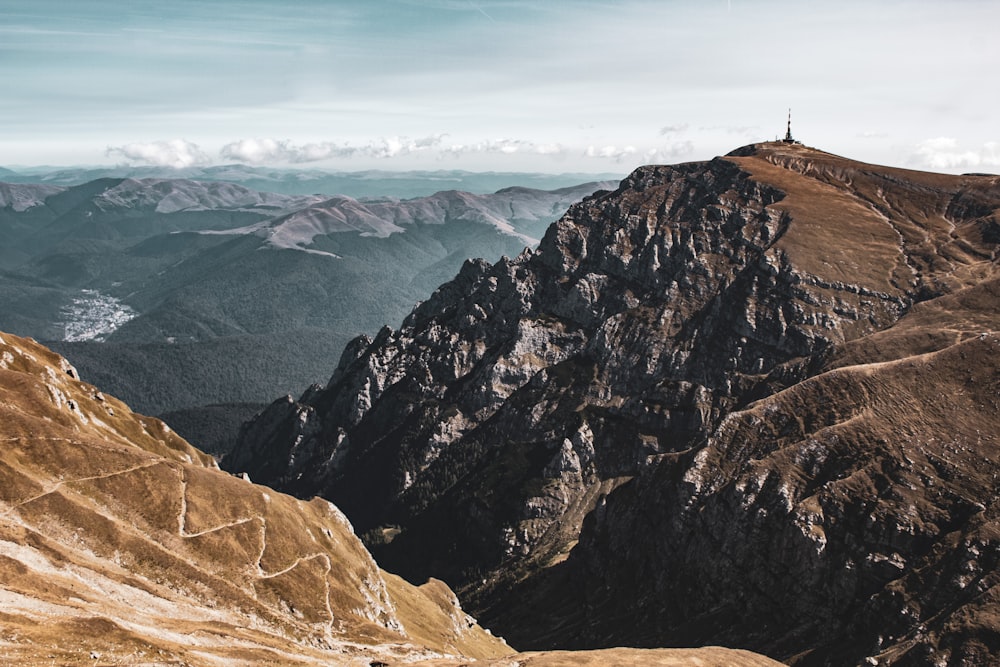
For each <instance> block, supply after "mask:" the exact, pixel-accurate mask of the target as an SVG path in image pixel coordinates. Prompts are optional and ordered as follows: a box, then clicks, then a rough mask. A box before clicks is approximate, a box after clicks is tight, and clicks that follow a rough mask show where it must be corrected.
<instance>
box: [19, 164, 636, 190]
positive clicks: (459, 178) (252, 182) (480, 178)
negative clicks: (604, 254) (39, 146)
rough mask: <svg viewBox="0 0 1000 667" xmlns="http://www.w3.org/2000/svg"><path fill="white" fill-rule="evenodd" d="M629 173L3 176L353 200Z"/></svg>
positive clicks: (45, 170)
mask: <svg viewBox="0 0 1000 667" xmlns="http://www.w3.org/2000/svg"><path fill="white" fill-rule="evenodd" d="M623 176H624V174H617V173H601V174H582V173H566V174H538V173H521V172H470V171H462V170H458V169H451V170H440V171H400V172H395V171H381V170H367V171H354V172H331V171H325V170H321V169H274V168H269V167H251V166H247V165H242V164H232V165H222V166H214V167H190V168H186V169H173V168H170V167H131V166H127V165H124V166H114V167H35V168H31V169H26V168H22V169H19V170H18V171H11V170H5V171H3V172H0V179H2V180H4V181H6V182H8V183H44V184H50V185H61V186H71V185H82V184H84V183H87V182H90V181H94V180H97V179H100V178H159V179H191V180H198V181H224V182H230V183H238V184H241V185H244V186H246V187H248V188H252V189H255V190H261V191H264V192H277V193H283V194H293V195H309V194H316V193H325V194H343V195H348V196H350V197H382V196H391V197H424V196H428V195H432V194H434V193H436V192H439V191H441V190H450V189H454V190H462V191H465V192H473V193H478V194H487V193H491V192H496V191H497V190H500V189H503V188H506V187H510V186H524V187H529V188H535V189H538V190H556V189H559V188H564V187H571V186H574V185H578V184H580V183H585V182H588V181H607V180H614V181H618V180H620V179H621V178H622V177H623Z"/></svg>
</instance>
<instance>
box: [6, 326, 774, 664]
mask: <svg viewBox="0 0 1000 667" xmlns="http://www.w3.org/2000/svg"><path fill="white" fill-rule="evenodd" d="M67 370H68V365H67V364H66V363H65V362H64V361H63V360H62V359H60V358H59V357H58V356H56V355H54V354H52V353H51V352H49V351H48V350H46V349H45V348H43V347H41V346H39V345H38V344H37V343H34V342H33V341H30V340H25V339H20V338H17V337H14V336H10V335H8V334H2V335H0V664H17V665H49V664H59V665H83V664H86V665H116V664H119V665H181V664H189V665H213V664H225V665H258V664H271V665H321V664H322V665H357V666H358V667H361V666H364V667H368V666H369V665H370V664H372V663H373V662H374V663H377V662H381V663H384V664H387V665H397V664H410V663H413V662H414V661H420V660H424V661H425V662H423V663H421V664H441V665H461V664H465V665H471V664H481V665H491V666H496V667H500V666H511V667H512V666H513V665H522V666H524V667H527V666H529V665H537V666H538V667H545V666H546V665H553V666H555V665H571V664H572V665H577V664H582V665H588V664H593V665H598V664H601V665H607V664H623V665H631V664H635V665H639V664H643V665H664V666H667V665H670V666H673V665H677V666H681V665H685V666H686V665H692V666H693V665H705V666H708V665H723V664H726V665H746V666H748V667H754V666H756V665H772V664H777V663H773V662H771V661H768V660H766V659H764V658H761V657H759V656H754V655H752V654H747V653H742V652H725V651H722V650H721V649H705V650H703V651H693V652H692V651H689V652H683V651H682V652H673V651H649V652H646V651H635V650H615V651H610V652H607V651H601V652H593V653H586V654H579V655H577V654H570V653H552V654H523V655H517V654H514V652H513V651H512V650H511V649H510V648H509V647H508V646H507V645H506V644H505V643H503V641H502V640H499V639H497V638H495V637H493V636H492V635H490V634H489V633H488V632H486V631H484V630H483V629H482V628H480V627H479V626H478V625H476V623H475V621H474V620H473V619H471V618H470V617H468V616H467V615H466V614H465V613H464V612H463V611H462V610H461V608H460V607H459V606H458V601H457V599H456V598H455V595H454V593H452V592H451V590H450V589H448V587H447V586H446V585H445V584H443V583H442V582H440V581H435V580H432V581H430V582H428V583H427V584H425V585H423V586H420V587H415V586H412V585H410V584H408V583H406V582H405V581H403V580H402V579H401V578H399V577H396V576H394V575H390V574H386V573H383V572H381V571H380V570H379V569H378V567H377V566H376V564H375V562H374V561H373V560H372V558H371V556H370V555H369V554H368V552H367V551H366V550H365V549H364V547H363V546H362V544H361V542H360V541H359V540H358V539H357V538H356V537H355V535H354V533H353V531H352V530H351V528H350V524H349V523H348V522H347V520H346V519H345V518H344V516H343V515H342V514H341V513H340V511H339V510H337V509H336V508H335V507H333V506H332V505H331V504H329V503H328V502H326V501H323V500H319V499H314V500H312V501H309V502H304V501H300V500H296V499H294V498H291V497H289V496H285V495H283V494H280V493H277V492H275V491H272V490H270V489H267V488H265V487H261V486H257V485H254V484H251V483H249V482H247V481H244V480H242V479H239V478H235V477H231V476H229V475H227V474H225V473H222V472H221V471H219V470H218V469H217V468H216V466H215V463H214V461H213V460H212V459H211V458H210V457H208V456H207V455H205V454H203V453H201V452H199V451H197V450H196V449H194V448H193V447H191V446H190V445H188V444H187V443H186V442H184V441H183V440H182V439H181V438H179V437H178V436H176V435H175V434H173V433H172V432H171V431H170V430H169V429H168V428H167V427H166V426H165V425H164V424H162V423H161V422H159V421H158V420H155V419H150V418H147V417H142V416H140V415H135V414H133V413H132V412H131V411H130V410H129V409H128V407H127V406H125V405H124V404H122V403H121V402H119V401H117V400H115V399H113V398H111V397H106V396H103V395H101V394H100V393H99V392H98V391H97V390H96V389H95V388H94V387H92V386H90V385H88V384H86V383H84V382H80V381H79V380H77V379H75V377H72V376H71V375H70V374H69V373H67ZM426 661H431V662H426Z"/></svg>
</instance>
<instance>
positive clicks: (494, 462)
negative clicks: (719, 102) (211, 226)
mask: <svg viewBox="0 0 1000 667" xmlns="http://www.w3.org/2000/svg"><path fill="white" fill-rule="evenodd" d="M998 207H1000V178H998V177H990V176H962V177H956V176H943V175H936V174H928V173H921V172H911V171H904V170H897V169H890V168H884V167H876V166H872V165H866V164H862V163H858V162H853V161H850V160H847V159H844V158H840V157H837V156H833V155H830V154H827V153H823V152H821V151H817V150H814V149H811V148H807V147H804V146H799V145H790V144H784V143H772V144H760V145H755V146H749V147H746V148H744V149H740V150H738V151H735V152H734V153H733V154H730V155H729V156H726V157H723V158H716V159H715V160H712V161H709V162H699V163H688V164H681V165H675V166H669V167H644V168H641V169H638V170H637V171H636V172H634V173H633V174H632V175H631V176H630V177H629V178H627V179H626V180H625V181H623V182H622V184H621V186H620V187H619V188H618V189H617V190H616V191H614V192H601V193H597V194H595V195H594V196H592V197H589V198H588V199H586V200H584V201H583V202H582V203H580V204H578V205H575V206H573V207H572V208H571V209H570V210H569V211H568V212H567V214H566V215H565V216H564V217H563V218H562V219H560V220H559V221H558V222H557V223H555V224H554V225H553V226H552V227H550V228H549V230H548V232H547V233H546V235H545V238H544V239H543V241H542V243H541V245H540V246H539V248H538V250H537V251H535V252H526V253H524V254H522V255H521V256H519V257H517V258H515V259H513V260H511V259H504V260H501V261H500V262H498V263H496V264H494V265H492V266H491V265H489V264H487V263H485V262H476V261H472V262H468V263H466V265H465V266H464V267H463V269H462V271H461V272H460V273H459V275H458V276H457V277H456V278H455V280H453V281H452V282H450V283H447V284H445V285H444V286H442V287H441V288H440V289H439V290H438V291H437V292H435V294H434V295H433V296H432V297H431V298H430V299H429V300H428V301H426V302H425V303H423V304H422V305H420V306H419V307H418V308H417V309H416V310H414V312H413V313H412V314H411V315H410V316H409V317H408V318H407V319H406V320H405V321H404V322H403V325H402V327H401V328H400V329H399V330H398V331H395V330H391V329H389V328H386V329H383V330H382V331H381V332H380V333H379V334H378V336H376V337H375V338H374V339H368V338H364V337H363V338H359V339H357V340H355V341H354V342H353V343H352V344H350V345H349V346H348V347H347V349H346V350H345V352H344V354H343V357H342V359H341V362H340V365H339V367H338V368H337V369H336V371H335V373H334V375H333V377H332V378H331V380H330V382H329V383H328V384H327V386H326V387H322V388H321V387H315V388H314V389H312V390H310V391H309V392H307V393H306V394H305V395H304V396H302V397H301V398H300V399H299V400H298V401H295V400H292V399H291V398H287V399H282V400H279V401H277V402H275V403H274V404H273V405H272V406H270V407H269V408H268V409H267V410H265V411H264V412H263V413H262V414H261V415H260V416H259V417H257V418H256V420H255V421H253V422H251V423H250V424H248V425H247V426H246V427H245V428H244V430H243V432H242V434H241V440H240V443H239V444H238V446H237V448H236V449H235V450H234V452H233V454H232V455H231V456H230V457H229V458H227V459H226V460H225V462H224V466H225V467H227V468H229V469H231V470H237V471H246V472H248V473H249V474H250V476H251V477H252V478H253V479H254V480H255V481H259V482H263V483H266V484H269V485H272V486H275V487H276V488H280V489H283V490H287V491H290V492H292V493H295V494H297V495H300V496H303V497H305V496H310V495H313V494H319V495H322V496H324V497H326V498H330V499H332V500H334V501H335V502H337V503H338V505H340V506H341V507H342V508H343V509H344V510H345V512H346V513H347V515H348V516H350V517H351V519H352V521H353V522H354V523H355V525H356V526H357V527H358V530H359V532H362V533H363V534H364V537H365V539H366V541H367V542H368V544H369V545H370V546H371V547H372V548H373V549H374V551H375V554H376V556H377V557H378V558H379V559H380V562H382V563H383V564H384V565H387V566H388V567H390V568H395V569H397V570H398V571H400V572H402V573H403V574H404V575H406V576H408V577H411V578H417V579H419V578H422V577H425V576H428V575H430V574H434V575H435V576H440V577H443V578H444V579H445V580H447V581H448V582H449V583H451V584H453V585H455V586H457V587H459V590H460V596H461V597H462V598H463V600H464V601H465V602H466V603H467V604H470V605H471V606H472V607H473V608H474V609H475V610H476V611H477V612H479V613H481V614H482V617H483V618H485V619H489V621H490V623H492V624H493V626H494V627H496V628H497V629H499V630H501V631H502V632H503V633H504V634H505V635H506V636H508V637H509V638H510V639H511V641H512V643H514V645H515V646H518V647H525V646H528V647H552V646H594V647H596V646H614V645H621V644H631V645H642V646H652V645H655V646H684V645H696V644H702V643H706V642H707V643H723V644H727V645H740V646H744V647H748V648H754V649H757V650H761V651H764V652H766V653H769V654H770V655H772V656H774V657H778V658H781V659H786V660H789V661H792V662H797V663H801V664H838V665H839V664H853V663H858V664H864V663H868V664H877V663H880V662H884V663H890V662H898V663H900V664H983V663H982V661H983V660H985V658H984V657H983V656H987V655H989V652H990V651H995V650H997V649H1000V638H998V634H997V632H998V630H1000V622H998V621H996V620H995V619H996V618H998V617H1000V616H998V613H1000V604H998V601H997V597H996V595H997V592H998V591H1000V589H996V588H995V584H996V581H995V575H994V573H993V569H994V566H995V564H996V561H997V554H998V551H997V549H998V546H1000V544H998V541H997V537H996V535H997V534H998V533H1000V531H997V524H996V519H995V511H996V510H995V507H994V505H995V500H996V489H997V482H996V477H995V476H996V475H997V474H998V473H1000V466H998V465H997V464H998V463H1000V461H998V460H997V458H996V454H995V451H996V445H997V442H996V440H997V437H998V436H997V434H998V432H1000V428H998V426H1000V418H998V417H997V411H996V408H997V389H998V386H997V377H998V373H997V361H996V359H997V358H998V357H997V356H996V346H997V345H998V339H997V337H996V334H995V332H996V331H997V329H998V327H997V320H998V315H997V304H998V299H997V289H998V284H997V279H998V278H997V244H998V241H1000V222H998V219H997V213H996V212H997V209H998ZM872 661H875V662H872Z"/></svg>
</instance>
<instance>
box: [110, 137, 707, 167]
mask: <svg viewBox="0 0 1000 667" xmlns="http://www.w3.org/2000/svg"><path fill="white" fill-rule="evenodd" d="M447 136H448V135H447V134H433V135H427V136H424V137H418V138H411V137H406V136H398V135H394V136H385V137H380V138H378V139H373V140H370V141H368V142H365V143H350V142H340V143H337V142H333V141H319V142H307V143H302V142H294V141H292V140H289V139H274V138H260V137H256V138H249V139H238V140H236V141H231V142H229V143H227V144H225V145H223V146H222V148H220V149H219V150H218V151H217V152H216V153H215V155H210V154H209V153H208V152H206V151H204V150H202V149H201V147H199V146H198V145H197V144H195V143H192V142H190V141H187V140H185V139H172V140H169V141H152V142H148V143H131V144H126V145H124V146H113V147H109V148H108V149H107V151H106V152H107V155H110V156H115V157H119V158H123V159H124V160H125V161H127V162H129V163H131V164H138V165H150V166H157V167H174V168H178V169H180V168H185V167H198V166H206V165H209V164H214V163H219V162H238V163H242V164H249V165H277V164H306V163H313V162H323V161H330V160H354V159H360V158H368V159H375V160H388V159H392V158H398V157H403V156H408V155H414V154H418V153H419V154H426V155H428V156H429V157H431V158H436V159H445V158H460V157H462V156H466V155H486V154H492V155H500V156H504V155H507V156H545V157H549V158H553V159H564V158H566V157H567V156H582V157H584V158H590V159H597V160H603V161H605V162H613V163H615V164H622V163H635V164H638V163H639V162H643V161H645V162H667V161H671V160H676V159H677V158H682V157H685V156H687V155H690V154H691V153H693V152H694V150H695V147H694V143H693V142H691V141H690V140H680V139H676V138H675V140H674V141H670V142H668V143H666V144H663V143H661V145H659V146H655V145H654V147H652V148H650V147H637V146H635V145H631V144H629V145H625V146H620V147H619V146H616V145H600V144H594V145H589V146H586V147H580V146H577V147H570V146H566V145H564V144H561V143H558V142H550V143H539V142H534V141H530V140H527V139H515V138H501V139H489V140H483V141H476V142H471V143H446V142H445V138H446V137H447ZM669 138H670V137H667V139H669ZM663 141H664V139H663V137H662V136H661V137H660V139H659V142H663Z"/></svg>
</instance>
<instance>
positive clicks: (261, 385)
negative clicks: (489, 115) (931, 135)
mask: <svg viewBox="0 0 1000 667" xmlns="http://www.w3.org/2000/svg"><path fill="white" fill-rule="evenodd" d="M611 186H612V184H610V183H591V184H586V185H576V186H573V187H570V188H563V189H559V190H553V191H541V190H533V189H529V188H524V187H508V188H504V189H502V190H500V191H498V192H496V193H493V194H486V195H476V194H471V193H466V192H459V191H443V192H438V193H436V194H433V195H430V196H427V197H420V198H416V199H399V198H398V197H387V196H383V197H379V198H377V199H356V198H353V197H348V196H343V195H289V194H276V193H266V192H260V191H257V190H253V189H250V188H247V187H245V186H243V185H239V184H236V183H229V182H219V181H214V182H210V181H193V180H186V179H161V178H143V179H136V178H101V179H98V180H94V181H88V182H86V183H84V184H82V185H74V186H69V187H64V186H55V185H49V184H45V185H39V184H11V183H0V235H2V238H3V239H4V243H3V246H2V248H0V306H2V307H0V327H3V328H6V329H7V330H9V331H12V332H14V333H17V334H20V335H27V336H32V337H34V338H36V339H39V340H44V341H48V342H49V343H50V344H51V345H52V346H53V347H55V348H57V349H58V350H59V351H60V352H62V353H65V354H67V355H69V356H71V357H72V358H73V359H74V362H75V363H76V364H77V365H78V366H79V368H80V369H81V371H82V372H83V373H84V375H85V376H86V377H87V378H88V379H90V380H93V381H95V382H99V383H101V385H102V386H105V387H107V388H108V389H109V391H112V392H114V393H115V394H117V395H120V396H122V397H124V398H126V399H127V400H129V401H131V402H132V404H133V405H134V407H135V408H136V409H138V410H141V411H143V412H146V413H151V414H162V413H165V412H171V413H173V414H174V416H177V417H178V418H179V419H180V420H181V421H182V422H184V423H187V424H199V423H204V421H205V419H206V418H208V416H211V415H214V416H215V417H217V418H219V419H223V414H227V413H229V414H237V415H238V416H239V417H241V418H244V417H247V416H249V414H248V412H247V411H249V412H250V413H251V414H252V411H253V409H254V407H255V405H256V407H260V404H263V403H265V402H266V401H269V400H270V399H271V398H273V396H274V395H275V394H280V393H286V392H291V393H295V394H298V393H300V392H301V391H302V389H303V388H305V387H306V386H308V385H309V384H311V383H312V382H315V381H317V380H318V379H320V378H321V377H322V373H323V372H324V371H322V369H323V368H324V367H326V366H332V365H335V364H336V362H337V360H338V358H339V354H340V352H339V351H340V349H342V348H343V346H344V344H346V342H347V341H348V340H350V339H351V338H353V337H354V336H356V335H357V334H358V333H361V332H366V331H367V332H371V333H374V332H375V331H377V330H378V329H379V328H380V327H382V326H384V325H385V324H386V323H388V322H393V321H397V320H398V319H399V318H401V317H402V316H403V315H404V314H405V313H406V312H408V311H409V310H410V309H411V308H412V307H413V305H414V303H416V302H418V301H420V300H422V299H424V298H426V297H427V296H428V295H429V294H430V293H431V292H432V291H433V289H434V288H435V287H436V286H437V285H439V284H440V283H441V282H444V281H446V280H448V279H450V278H451V277H452V276H454V274H455V273H456V272H457V271H458V269H459V267H460V266H461V264H462V262H463V261H465V260H466V259H467V258H470V257H488V258H491V259H498V258H499V257H501V256H502V255H509V256H515V255H517V254H519V253H520V252H521V251H522V250H523V249H524V248H525V247H526V246H532V245H534V244H536V243H537V239H538V238H540V236H541V234H542V233H543V231H544V229H545V227H546V226H547V225H548V224H549V223H550V222H551V221H552V220H554V219H556V218H557V217H558V216H559V215H561V213H562V212H563V211H564V210H565V209H566V207H568V206H569V205H570V204H571V203H573V202H574V201H578V200H579V199H581V198H582V197H584V196H585V195H587V194H590V193H591V192H593V191H594V190H595V189H598V188H601V187H611ZM207 405H215V406H216V407H214V408H212V409H209V410H204V409H202V408H203V407H204V406H207ZM223 405H224V406H227V407H225V408H223V407H222V406H223ZM237 405H241V406H242V407H240V408H236V407H235V406H237ZM184 410H196V411H197V415H198V416H196V417H195V416H192V417H191V418H185V417H184V416H178V414H177V411H184ZM233 410H235V411H236V412H235V413H233V412H232V411H233ZM223 420H224V422H225V423H232V422H233V421H234V419H233V418H231V417H230V418H228V419H223ZM205 428H206V429H207V430H206V432H205V433H201V434H199V433H197V432H193V431H191V432H188V433H186V434H185V435H187V436H188V437H190V438H191V439H192V440H193V441H195V442H196V443H198V444H199V445H201V446H203V447H205V448H207V449H210V450H218V451H221V450H222V449H224V448H225V445H224V444H221V443H218V442H214V441H209V440H206V438H207V437H208V436H207V435H206V434H207V433H208V432H212V433H217V432H218V431H219V429H218V428H215V427H213V426H211V425H209V424H206V425H205Z"/></svg>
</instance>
